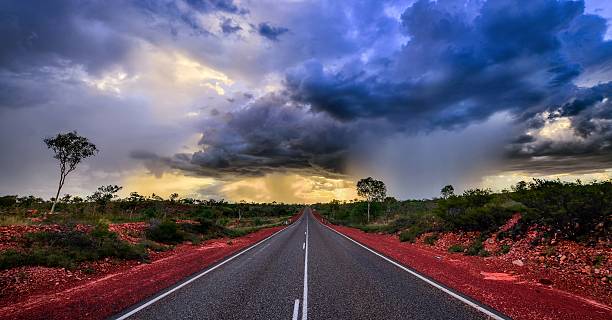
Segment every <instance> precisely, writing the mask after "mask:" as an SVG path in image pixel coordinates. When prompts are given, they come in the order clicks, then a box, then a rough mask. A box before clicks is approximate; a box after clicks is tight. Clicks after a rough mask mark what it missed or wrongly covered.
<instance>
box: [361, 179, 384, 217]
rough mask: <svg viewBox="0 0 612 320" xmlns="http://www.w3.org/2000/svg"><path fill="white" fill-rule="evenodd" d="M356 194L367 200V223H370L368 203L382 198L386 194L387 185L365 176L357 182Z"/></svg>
mask: <svg viewBox="0 0 612 320" xmlns="http://www.w3.org/2000/svg"><path fill="white" fill-rule="evenodd" d="M357 194H358V195H359V196H360V197H364V198H366V200H367V201H368V223H370V203H372V201H382V200H384V199H385V196H386V195H387V187H385V183H384V182H382V181H380V180H375V179H372V177H367V178H365V179H361V180H359V182H357Z"/></svg>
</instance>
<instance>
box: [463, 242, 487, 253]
mask: <svg viewBox="0 0 612 320" xmlns="http://www.w3.org/2000/svg"><path fill="white" fill-rule="evenodd" d="M483 251H484V252H486V250H485V249H484V244H483V243H482V240H480V239H476V240H474V241H473V242H472V243H471V244H470V245H469V246H468V247H467V251H466V252H465V254H467V255H468V256H479V255H482V254H484V253H483Z"/></svg>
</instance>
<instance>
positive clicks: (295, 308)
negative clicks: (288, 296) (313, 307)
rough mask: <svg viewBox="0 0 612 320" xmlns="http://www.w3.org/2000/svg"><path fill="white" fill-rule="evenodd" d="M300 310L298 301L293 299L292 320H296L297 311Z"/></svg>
mask: <svg viewBox="0 0 612 320" xmlns="http://www.w3.org/2000/svg"><path fill="white" fill-rule="evenodd" d="M299 310H300V299H295V303H293V317H292V318H291V319H292V320H297V318H298V311H299Z"/></svg>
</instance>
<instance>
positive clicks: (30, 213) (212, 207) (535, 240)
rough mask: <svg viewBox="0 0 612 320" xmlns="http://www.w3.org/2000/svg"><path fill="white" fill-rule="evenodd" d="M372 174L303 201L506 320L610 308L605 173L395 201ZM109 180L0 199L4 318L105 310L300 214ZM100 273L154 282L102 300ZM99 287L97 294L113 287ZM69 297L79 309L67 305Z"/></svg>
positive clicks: (600, 314) (610, 186)
mask: <svg viewBox="0 0 612 320" xmlns="http://www.w3.org/2000/svg"><path fill="white" fill-rule="evenodd" d="M370 180H373V179H371V178H368V179H363V180H362V181H363V182H364V183H366V182H368V181H370ZM374 181H376V180H374ZM377 182H378V183H370V188H366V187H365V186H364V185H363V184H362V185H361V189H363V191H364V192H365V193H364V196H366V197H367V196H368V194H372V195H373V197H372V198H370V201H367V200H364V201H362V200H357V201H349V202H340V201H337V200H334V201H331V202H329V203H320V204H314V205H313V206H312V207H313V208H315V210H316V211H315V215H317V217H319V219H320V220H321V221H322V222H323V223H325V224H329V225H330V226H332V227H333V228H335V229H336V230H338V231H340V232H342V233H344V234H346V235H348V236H349V237H351V238H353V239H356V240H357V241H359V242H361V243H363V244H365V245H366V246H369V247H371V248H373V249H374V250H376V251H378V252H381V253H383V254H386V255H388V256H389V257H391V258H392V259H394V260H396V261H398V262H400V263H403V264H405V265H406V266H408V267H411V268H415V269H416V270H418V271H419V272H422V273H423V274H424V275H426V276H428V277H431V278H434V279H436V280H437V281H439V282H441V283H443V284H446V285H448V286H450V287H453V288H455V289H456V290H458V291H459V292H462V293H464V294H466V295H468V296H471V297H473V298H475V299H478V300H480V301H483V302H486V303H488V304H490V305H491V306H493V307H494V308H496V309H497V310H500V311H502V312H504V313H506V314H509V315H511V316H513V317H514V318H517V319H530V318H550V319H554V318H556V317H563V316H564V315H567V314H568V312H570V313H572V314H574V315H575V316H590V317H592V318H594V319H595V318H597V319H598V318H601V319H605V318H607V317H609V316H610V314H611V313H612V308H610V307H609V306H610V305H611V304H612V300H611V298H612V285H611V284H610V281H611V280H612V273H611V272H612V256H611V255H612V250H611V249H610V248H611V246H612V243H611V241H612V239H611V238H610V235H611V234H612V233H611V232H610V231H611V230H610V228H612V226H611V222H612V216H611V215H610V212H611V210H612V181H606V182H593V183H588V184H583V183H580V182H575V183H564V182H560V181H544V180H534V181H532V182H529V183H524V182H520V183H518V184H517V185H515V186H512V188H511V189H510V190H505V191H503V192H501V193H493V192H491V191H490V190H484V189H473V190H467V191H465V192H464V193H462V194H459V195H455V194H454V191H453V187H452V186H450V185H449V186H446V187H444V188H442V190H441V195H440V197H438V198H435V199H431V200H405V201H401V200H396V199H395V198H392V197H386V196H385V192H386V191H385V189H384V188H385V186H384V183H383V182H382V181H377ZM359 187H360V186H359V185H358V186H357V188H359ZM376 187H378V188H382V190H381V189H379V190H374V189H376ZM118 189H119V187H118V186H104V187H100V188H99V189H98V191H96V193H94V196H92V197H88V198H87V199H86V200H82V199H78V198H77V199H76V200H74V199H70V198H71V197H70V196H68V195H67V196H64V197H63V198H62V199H61V200H60V201H59V202H58V203H57V206H56V210H57V211H56V212H54V213H53V214H50V213H48V212H49V210H50V208H51V206H53V202H51V201H44V200H42V199H39V198H36V197H33V196H28V197H17V196H3V197H1V198H0V200H1V202H0V204H1V208H2V211H1V214H0V218H1V219H2V220H1V226H0V236H1V237H0V268H1V269H2V270H1V271H0V282H1V283H2V291H1V292H0V295H1V298H0V303H1V305H2V307H0V312H1V313H0V314H1V315H2V317H3V318H7V319H8V318H20V319H32V318H45V317H47V316H49V315H53V316H54V317H58V318H63V317H65V318H73V317H74V316H75V315H76V316H82V317H91V318H100V319H102V318H105V317H106V316H109V315H112V314H113V313H116V312H119V311H121V310H122V309H123V308H126V307H128V306H129V305H130V303H136V302H137V301H138V300H139V299H143V298H146V297H148V296H150V295H151V294H153V293H155V292H156V290H160V289H163V288H165V287H167V286H170V285H172V284H174V283H175V282H177V281H179V280H180V279H181V278H183V277H186V276H188V275H190V274H193V273H194V272H196V271H197V270H198V268H203V267H205V266H207V265H209V264H211V263H214V262H216V261H219V260H220V259H222V258H224V257H225V256H227V255H229V254H231V253H233V252H237V251H238V250H241V249H244V248H245V247H247V246H249V245H252V244H254V243H255V242H257V241H259V240H262V239H264V238H265V237H267V236H269V235H271V234H272V233H273V232H276V231H279V230H281V229H282V228H283V227H285V226H286V225H288V224H290V223H292V222H293V221H295V220H296V219H297V217H298V216H299V214H300V213H301V212H302V211H303V207H302V205H299V204H294V205H287V204H277V203H273V204H255V203H245V202H241V203H227V202H225V201H214V200H210V201H199V200H194V199H181V198H179V197H178V195H173V196H172V197H171V199H168V200H166V199H162V198H161V197H159V196H155V195H153V196H151V197H144V196H141V195H139V194H138V193H136V192H132V193H131V194H130V197H128V198H126V199H116V196H115V193H116V192H117V191H118ZM92 199H98V200H97V201H92ZM368 206H370V208H368ZM368 219H369V221H368ZM164 261H166V265H163V266H162V265H161V264H159V263H160V262H161V263H163V262H164ZM160 268H164V269H160ZM449 270H452V272H449ZM109 276H110V277H119V278H121V281H122V282H123V281H142V280H143V279H146V280H147V281H151V282H154V285H151V286H149V287H147V286H146V285H143V284H142V283H139V282H136V283H137V284H134V287H133V288H135V289H136V290H135V292H130V291H129V290H128V292H129V295H128V297H129V299H126V300H123V301H122V302H118V301H120V300H114V299H110V300H100V298H99V295H101V293H100V292H99V290H101V287H100V286H99V282H102V283H104V282H105V279H108V278H109ZM143 277H146V278H143ZM500 282H501V283H503V284H505V285H507V284H510V285H511V286H515V287H516V286H518V287H519V289H514V290H516V291H517V292H512V291H509V290H507V289H504V288H503V286H502V290H503V292H505V293H506V294H503V295H500V294H499V292H496V291H495V290H499V287H497V283H500ZM466 284H470V287H467V288H466V287H465V285H466ZM108 286H109V284H108V283H104V290H103V291H104V292H113V291H112V290H109V288H108ZM534 287H535V288H539V289H534V290H535V291H529V290H523V291H521V289H527V288H534ZM121 288H124V286H123V285H122V286H121ZM492 288H493V289H492ZM540 290H541V291H543V292H541V291H540ZM70 292H75V293H78V296H74V294H71V293H70ZM511 292H512V294H511ZM551 292H552V293H551ZM115 294H118V293H115ZM123 294H125V292H123ZM549 295H553V296H555V295H561V296H563V295H566V296H569V297H570V299H560V300H552V299H549V300H547V298H549ZM106 298H108V297H106ZM75 300H76V302H77V303H78V304H79V307H78V308H76V307H74V305H73V306H72V308H71V304H74V303H75ZM113 300H114V301H113ZM75 308H76V309H75ZM98 308H101V309H98ZM96 310H97V311H96ZM100 310H104V312H105V313H100ZM94 314H95V315H94Z"/></svg>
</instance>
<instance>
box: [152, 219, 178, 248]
mask: <svg viewBox="0 0 612 320" xmlns="http://www.w3.org/2000/svg"><path fill="white" fill-rule="evenodd" d="M146 235H147V239H150V240H153V241H157V242H161V243H168V244H176V243H180V242H183V240H184V239H185V237H184V236H185V234H184V233H183V232H182V231H181V230H179V228H178V225H177V224H176V223H175V222H174V221H170V220H164V221H161V222H159V221H157V220H152V221H151V225H150V226H149V229H148V230H147V232H146Z"/></svg>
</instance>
